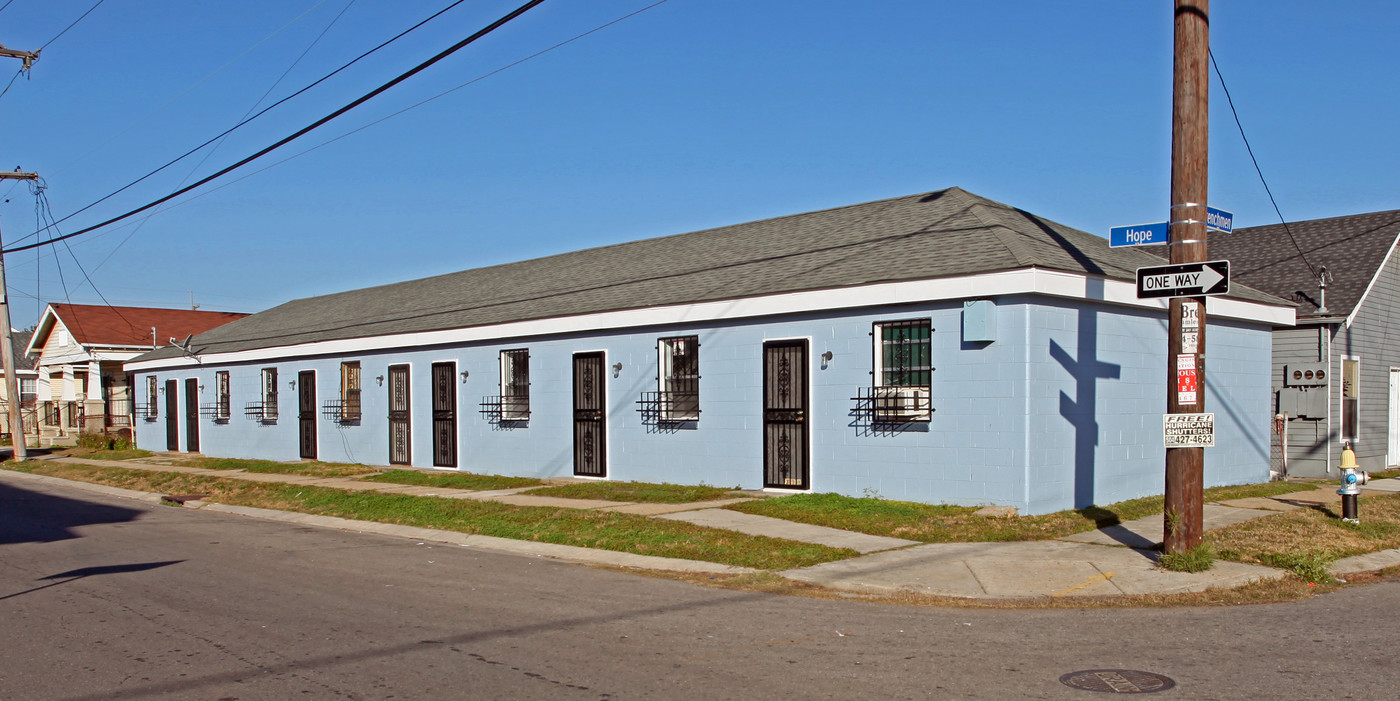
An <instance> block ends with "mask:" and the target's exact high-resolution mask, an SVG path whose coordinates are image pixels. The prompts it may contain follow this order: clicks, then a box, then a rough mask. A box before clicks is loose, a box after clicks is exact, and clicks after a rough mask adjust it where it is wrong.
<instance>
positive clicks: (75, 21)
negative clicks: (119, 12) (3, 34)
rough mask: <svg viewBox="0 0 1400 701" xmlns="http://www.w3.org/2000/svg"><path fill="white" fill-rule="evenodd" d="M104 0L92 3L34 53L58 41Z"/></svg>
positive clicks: (1, 8) (0, 8)
mask: <svg viewBox="0 0 1400 701" xmlns="http://www.w3.org/2000/svg"><path fill="white" fill-rule="evenodd" d="M105 1H106V0H97V3H96V4H94V5H93V6H92V7H89V8H88V10H87V12H84V13H83V14H81V15H79V16H78V19H75V20H73V23H72V24H70V25H68V26H67V27H64V28H63V31H61V32H59V33H58V35H57V36H55V37H54V38H52V39H50V40H48V41H46V42H44V45H43V46H40V47H39V48H38V49H37V50H36V51H35V52H34V53H39V52H40V51H43V50H44V49H47V48H48V47H49V44H52V43H54V42H55V41H58V37H61V36H63V35H64V34H67V33H68V30H70V29H72V28H73V27H75V26H77V24H78V23H79V22H81V21H83V18H84V17H87V16H88V15H90V14H92V11H93V10H96V9H97V6H98V5H101V4H102V3H103V2H105ZM6 4H7V5H8V4H9V3H6ZM3 9H5V8H3V7H0V10H3Z"/></svg>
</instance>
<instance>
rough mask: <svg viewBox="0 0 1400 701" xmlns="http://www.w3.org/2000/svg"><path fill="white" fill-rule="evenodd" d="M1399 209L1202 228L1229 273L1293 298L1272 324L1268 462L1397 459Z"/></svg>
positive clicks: (1306, 469)
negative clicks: (1284, 321)
mask: <svg viewBox="0 0 1400 701" xmlns="http://www.w3.org/2000/svg"><path fill="white" fill-rule="evenodd" d="M1397 236H1400V210H1394V211H1388V212H1374V213H1371V214H1358V215H1355V216H1348V217H1335V218H1332V219H1317V220H1313V221H1304V222H1293V223H1290V224H1288V225H1287V227H1285V226H1284V225H1282V224H1277V225H1273V226H1259V227H1251V228H1248V229H1238V230H1236V231H1235V232H1234V233H1231V234H1215V235H1212V236H1211V239H1210V251H1211V257H1212V258H1228V259H1229V260H1230V261H1231V266H1232V267H1231V275H1232V277H1233V278H1234V279H1235V280H1236V281H1238V282H1242V283H1245V284H1247V285H1250V286H1252V287H1255V288H1257V289H1260V290H1264V291H1267V292H1270V293H1272V294H1274V295H1277V296H1279V297H1283V298H1286V299H1290V300H1293V301H1295V302H1297V303H1298V305H1299V308H1298V319H1297V326H1295V327H1293V328H1280V329H1278V330H1276V331H1275V332H1274V352H1273V356H1274V361H1273V367H1274V372H1273V377H1272V379H1271V382H1270V384H1271V386H1272V390H1273V392H1274V411H1275V413H1276V414H1277V420H1276V422H1275V426H1276V428H1275V431H1274V436H1273V439H1272V444H1273V449H1272V450H1273V462H1274V467H1275V470H1276V471H1286V472H1287V473H1288V474H1290V475H1296V476H1307V477H1319V476H1327V475H1329V474H1330V475H1336V466H1337V463H1338V461H1340V459H1341V455H1340V452H1341V448H1342V444H1343V443H1344V442H1347V441H1350V442H1351V443H1352V445H1353V448H1354V449H1355V450H1356V459H1357V462H1359V463H1360V464H1361V465H1362V467H1363V468H1365V469H1368V470H1379V469H1383V468H1385V467H1387V466H1391V465H1395V464H1397V462H1400V260H1396V255H1395V246H1396V242H1397Z"/></svg>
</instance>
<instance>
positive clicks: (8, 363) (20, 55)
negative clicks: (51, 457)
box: [0, 44, 39, 462]
mask: <svg viewBox="0 0 1400 701" xmlns="http://www.w3.org/2000/svg"><path fill="white" fill-rule="evenodd" d="M0 58H17V59H19V60H21V61H23V62H24V66H23V67H22V68H21V69H20V70H25V71H27V70H29V68H30V67H31V66H33V65H34V62H35V61H37V60H39V52H38V51H18V50H15V49H10V48H6V47H5V45H4V44H0ZM38 179H39V175H38V174H37V173H21V172H19V169H18V168H16V169H15V172H12V173H7V172H4V171H0V180H38ZM3 246H4V244H3V241H0V247H3ZM0 363H4V371H5V391H6V392H7V393H8V395H9V401H7V402H6V405H7V406H8V407H9V410H10V411H9V413H10V445H11V446H13V447H14V456H15V461H17V462H18V461H21V460H24V459H25V458H27V457H29V455H28V451H27V450H25V445H24V415H23V413H22V412H21V411H20V406H19V403H20V399H21V395H20V393H19V376H18V375H17V374H16V373H17V368H16V367H15V346H14V339H13V338H11V335H10V290H9V288H8V287H6V286H5V254H4V253H3V252H0Z"/></svg>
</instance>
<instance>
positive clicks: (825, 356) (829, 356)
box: [822, 351, 836, 370]
mask: <svg viewBox="0 0 1400 701" xmlns="http://www.w3.org/2000/svg"><path fill="white" fill-rule="evenodd" d="M834 357H836V355H835V354H834V353H832V352H831V351H827V352H825V353H822V369H823V370H825V369H826V366H827V364H829V363H830V362H831V359H832V358H834Z"/></svg>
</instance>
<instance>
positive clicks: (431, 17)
mask: <svg viewBox="0 0 1400 701" xmlns="http://www.w3.org/2000/svg"><path fill="white" fill-rule="evenodd" d="M322 1H323V2H324V0H322ZM541 1H543V0H541ZM463 2H466V0H456V1H455V2H453V3H452V4H450V5H448V6H447V7H444V8H442V9H441V10H438V11H437V12H434V13H433V14H431V15H429V16H428V17H426V18H424V19H423V20H421V21H420V22H418V23H417V24H415V25H413V26H412V27H409V28H408V29H405V30H403V31H402V32H399V33H398V34H395V35H394V36H392V37H390V38H389V39H387V40H385V41H383V42H381V43H380V44H379V45H378V46H375V47H374V48H372V49H370V50H368V51H365V52H364V53H362V54H360V55H359V56H356V57H355V58H353V59H351V60H350V61H348V62H347V63H345V64H344V65H342V66H341V67H339V68H337V69H335V70H333V71H331V72H330V73H327V74H326V75H323V76H321V77H320V78H317V79H316V80H314V81H312V82H311V83H309V84H307V85H306V86H304V87H302V88H301V89H300V90H297V91H296V92H294V93H292V94H290V95H287V96H286V97H283V98H282V99H280V100H278V101H276V102H274V103H272V104H270V105H268V106H267V107H264V108H263V109H261V110H259V111H258V113H257V114H254V115H252V116H250V117H245V118H244V119H242V120H240V121H239V122H238V123H237V124H234V125H233V126H231V127H229V128H228V129H225V130H224V131H222V132H220V133H218V134H216V135H214V136H213V137H210V138H209V139H208V140H206V141H205V142H204V143H202V144H200V145H198V146H195V147H194V148H192V149H190V150H188V151H186V152H184V153H182V154H180V155H179V156H176V157H175V158H172V159H170V160H169V161H167V162H166V163H165V164H164V165H162V166H160V167H159V168H156V169H155V170H152V171H150V172H149V173H146V174H145V175H142V176H141V177H139V178H137V179H135V180H133V181H131V182H129V183H127V184H125V185H123V186H121V187H119V188H117V189H116V190H113V191H112V192H110V193H107V194H106V195H103V196H102V197H100V198H98V199H96V200H94V201H92V202H90V203H88V204H87V205H84V206H83V207H81V208H79V209H77V210H75V211H72V212H69V213H68V214H66V215H64V217H63V218H62V219H59V220H58V222H57V223H63V222H65V221H68V220H69V219H71V218H73V217H74V216H77V215H78V214H81V213H83V212H85V211H87V210H89V209H91V208H93V207H95V206H97V205H99V204H101V203H103V202H105V201H107V200H109V199H111V198H113V197H115V196H117V195H119V194H121V193H122V192H125V191H126V190H128V189H130V188H131V187H133V186H135V185H137V184H138V183H141V182H142V181H144V180H146V179H147V178H150V177H151V176H153V175H155V174H157V173H159V172H161V171H163V170H165V169H166V168H169V167H170V166H173V165H175V164H176V163H179V162H180V161H182V160H184V159H185V158H188V157H189V156H191V155H193V154H194V153H196V152H198V151H199V150H200V149H202V148H204V147H205V146H208V145H209V144H212V143H214V142H216V141H218V140H219V139H222V138H224V137H225V136H228V135H229V134H231V133H233V132H234V131H235V130H237V129H238V128H240V127H242V126H243V125H245V124H247V123H249V122H251V121H253V120H255V119H257V118H258V117H261V116H263V115H264V114H266V113H268V112H269V111H271V110H273V109H275V108H277V107H278V106H279V105H281V104H282V103H284V102H287V101H288V100H291V99H292V98H295V97H297V96H298V95H301V94H302V93H305V92H306V91H308V90H310V89H312V88H314V87H316V86H317V85H320V84H321V83H324V82H325V81H327V80H329V79H331V78H332V77H334V76H335V75H336V74H338V73H340V72H341V71H344V70H345V69H347V68H349V67H351V66H353V65H355V64H356V63H359V62H360V61H361V60H363V59H365V58H368V57H369V56H370V55H372V54H374V53H375V52H377V51H379V50H380V49H382V48H384V47H386V46H388V45H389V44H392V43H394V42H395V41H398V40H399V39H402V38H403V37H404V35H406V34H408V33H409V32H412V31H413V30H415V29H418V28H419V27H422V26H423V25H425V24H427V23H428V22H431V21H433V20H434V19H437V18H438V17H439V16H441V15H442V14H443V13H445V12H447V11H448V10H451V9H452V8H454V7H457V6H458V5H460V4H462V3H463ZM318 6H319V4H318ZM303 14H304V13H303ZM298 19H300V17H298ZM293 21H295V20H293ZM283 28H284V29H285V27H283ZM278 31H281V30H278ZM269 38H270V37H269ZM264 41H266V40H264ZM259 43H261V42H259ZM254 48H256V46H255V47H254ZM251 50H252V49H249V51H251ZM246 54H247V52H244V55H246ZM239 58H242V56H239ZM237 60H238V59H234V61H237ZM232 63H233V61H230V62H229V64H225V66H224V67H225V68H227V67H228V65H230V64H232ZM219 70H223V68H220V69H219ZM217 72H218V71H215V73H217ZM210 75H211V76H212V75H213V74H210ZM12 82H13V81H12ZM201 82H203V81H201ZM196 85H198V83H196ZM191 89H193V86H191ZM185 92H186V93H187V92H189V91H188V90H186V91H185ZM183 94H184V93H181V95H183ZM0 95H3V93H0ZM176 99H178V96H177V98H176ZM172 102H173V100H172ZM166 104H167V105H168V104H170V103H166ZM157 111H158V110H157ZM154 113H155V112H152V113H151V114H154ZM147 116H149V115H147ZM137 123H139V121H138V122H137ZM133 126H134V125H133ZM118 135H120V134H118ZM113 138H116V137H113ZM106 143H111V141H110V140H109V141H108V142H106ZM106 143H104V144H103V146H105V145H106ZM98 148H102V147H101V146H99V147H98ZM95 150H96V149H94V151H95ZM89 153H92V152H89ZM80 160H81V159H80ZM38 234H39V232H37V231H36V232H34V233H32V234H29V235H26V236H24V237H21V238H20V239H18V240H17V241H16V242H15V243H19V242H20V241H26V240H28V239H30V238H32V237H34V236H37V235H38Z"/></svg>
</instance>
